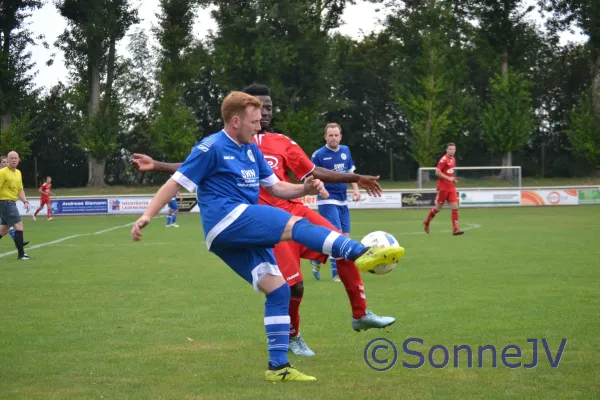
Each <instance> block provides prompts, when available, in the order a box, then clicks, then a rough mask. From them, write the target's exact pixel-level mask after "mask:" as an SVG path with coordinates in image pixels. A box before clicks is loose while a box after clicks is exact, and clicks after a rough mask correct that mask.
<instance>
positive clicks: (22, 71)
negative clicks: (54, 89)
mask: <svg viewBox="0 0 600 400" xmlns="http://www.w3.org/2000/svg"><path fill="white" fill-rule="evenodd" d="M41 6H42V2H41V1H34V0H13V1H3V2H2V3H1V4H0V134H1V138H0V145H1V146H2V147H4V148H10V146H17V147H18V148H20V150H21V151H20V152H21V153H22V154H23V156H24V155H25V154H24V152H26V151H27V150H26V147H27V146H26V143H27V141H26V140H25V136H26V135H27V130H26V127H27V124H28V123H29V122H28V121H29V119H28V116H27V115H26V114H25V113H24V112H23V113H18V114H20V115H17V117H16V119H14V120H13V118H14V115H13V114H14V112H15V111H17V112H18V109H19V107H20V106H23V103H24V102H25V101H26V97H27V94H28V93H29V92H31V91H32V89H33V87H32V86H33V84H32V79H33V76H32V75H31V70H32V68H33V64H32V63H31V52H28V51H27V46H29V45H32V44H34V43H35V40H34V38H33V37H32V35H31V31H29V30H28V29H27V28H26V24H25V20H26V19H27V18H28V17H29V16H30V15H31V12H32V11H33V10H35V9H38V8H40V7H41ZM38 39H41V37H39V38H38ZM22 108H25V107H22ZM13 123H14V124H15V125H16V126H15V131H14V132H11V129H12V125H13ZM17 147H14V148H15V149H16V148H17Z"/></svg>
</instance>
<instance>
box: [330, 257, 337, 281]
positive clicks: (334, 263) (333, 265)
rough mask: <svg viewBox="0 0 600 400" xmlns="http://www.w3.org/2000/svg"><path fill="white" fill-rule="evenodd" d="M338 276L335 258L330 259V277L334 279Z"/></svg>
mask: <svg viewBox="0 0 600 400" xmlns="http://www.w3.org/2000/svg"><path fill="white" fill-rule="evenodd" d="M337 274H338V272H337V264H336V262H335V258H332V259H331V276H332V277H334V278H335V276H336V275H337Z"/></svg>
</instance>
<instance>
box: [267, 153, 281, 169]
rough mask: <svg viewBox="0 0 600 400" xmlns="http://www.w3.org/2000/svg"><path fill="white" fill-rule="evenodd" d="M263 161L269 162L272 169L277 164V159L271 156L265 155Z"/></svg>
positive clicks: (275, 167)
mask: <svg viewBox="0 0 600 400" xmlns="http://www.w3.org/2000/svg"><path fill="white" fill-rule="evenodd" d="M265 161H266V162H267V164H269V167H271V168H273V169H277V166H278V165H279V160H278V159H277V158H276V157H273V156H265Z"/></svg>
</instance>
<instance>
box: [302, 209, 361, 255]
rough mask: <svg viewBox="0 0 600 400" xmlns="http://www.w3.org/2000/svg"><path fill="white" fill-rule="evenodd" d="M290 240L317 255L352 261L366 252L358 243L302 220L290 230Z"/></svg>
mask: <svg viewBox="0 0 600 400" xmlns="http://www.w3.org/2000/svg"><path fill="white" fill-rule="evenodd" d="M292 240H294V242H297V243H300V244H303V245H305V246H306V247H308V248H309V249H311V250H313V251H316V252H318V253H324V254H328V255H330V256H332V257H333V258H345V259H346V260H350V261H354V260H355V259H356V258H358V256H359V255H360V254H361V253H363V252H364V251H365V250H366V247H365V246H363V245H362V244H360V243H359V242H357V241H355V240H352V239H350V238H347V237H346V236H343V235H341V234H339V233H337V232H334V231H331V230H329V229H327V228H323V227H322V226H317V225H313V224H311V223H310V222H309V221H308V220H307V219H305V218H302V219H301V220H300V221H298V222H296V223H295V224H294V227H293V228H292Z"/></svg>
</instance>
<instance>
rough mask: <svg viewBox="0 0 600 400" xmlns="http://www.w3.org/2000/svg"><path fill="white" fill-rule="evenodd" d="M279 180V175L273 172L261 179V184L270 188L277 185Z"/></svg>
mask: <svg viewBox="0 0 600 400" xmlns="http://www.w3.org/2000/svg"><path fill="white" fill-rule="evenodd" d="M277 182H279V178H278V177H277V175H275V174H271V175H269V176H268V177H266V178H265V179H261V180H260V185H261V186H262V187H265V188H268V187H271V186H273V185H275V184H276V183H277Z"/></svg>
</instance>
